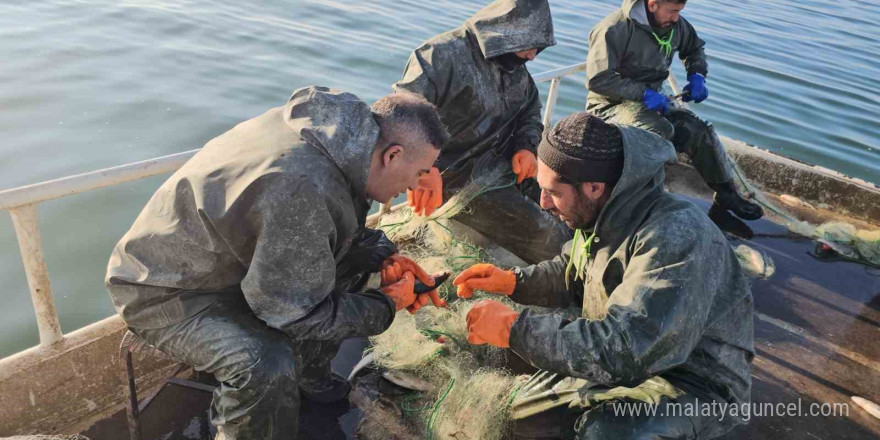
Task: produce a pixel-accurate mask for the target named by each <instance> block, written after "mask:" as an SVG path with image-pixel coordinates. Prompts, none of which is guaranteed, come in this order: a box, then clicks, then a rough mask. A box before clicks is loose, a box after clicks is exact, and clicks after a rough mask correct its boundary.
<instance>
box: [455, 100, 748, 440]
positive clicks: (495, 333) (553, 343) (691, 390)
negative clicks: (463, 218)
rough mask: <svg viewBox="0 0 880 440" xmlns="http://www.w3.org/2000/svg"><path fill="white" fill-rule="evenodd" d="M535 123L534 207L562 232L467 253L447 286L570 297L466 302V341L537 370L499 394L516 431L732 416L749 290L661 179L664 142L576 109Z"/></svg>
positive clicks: (743, 370) (622, 427)
mask: <svg viewBox="0 0 880 440" xmlns="http://www.w3.org/2000/svg"><path fill="white" fill-rule="evenodd" d="M548 131H549V133H546V134H545V137H544V139H543V140H542V142H541V144H540V146H539V147H538V158H539V164H538V167H539V169H538V182H539V184H540V186H541V189H542V190H543V192H542V196H541V206H543V207H544V208H545V209H547V210H549V211H551V212H553V213H554V214H556V215H558V216H559V217H560V218H561V219H563V220H564V221H565V222H566V223H567V224H568V225H569V226H571V227H572V228H574V229H575V237H574V239H573V240H572V241H571V242H569V243H567V244H566V245H565V247H564V250H563V251H562V253H561V254H560V255H558V256H557V257H556V258H554V259H552V260H548V261H543V262H541V263H538V264H535V265H532V266H528V267H522V268H514V269H513V270H502V269H500V268H497V267H495V266H492V265H488V264H483V265H476V266H473V267H471V268H469V269H467V270H465V271H464V272H462V274H461V275H459V276H458V277H457V278H456V280H455V281H454V284H456V285H458V289H459V290H458V294H459V296H462V297H470V296H471V295H472V292H473V290H476V289H480V290H484V291H488V292H491V293H498V294H504V295H509V297H510V299H512V300H513V301H515V302H517V303H520V304H526V305H535V306H542V307H555V308H566V307H570V306H572V305H577V306H580V307H581V308H582V317H580V318H573V317H567V316H566V315H564V314H561V313H553V314H540V313H538V312H536V311H534V310H532V309H529V308H526V309H524V310H523V311H521V312H516V311H514V310H512V309H510V308H509V307H508V306H505V305H503V304H502V303H499V302H496V301H492V300H485V301H482V302H480V303H477V305H475V306H474V307H473V309H472V310H471V311H470V312H469V313H468V316H467V327H468V332H469V334H468V341H470V342H471V343H474V344H486V343H488V344H491V345H494V346H498V347H509V348H510V349H511V350H512V351H513V352H515V353H516V354H518V355H519V356H520V357H522V358H523V359H525V360H526V361H527V362H529V363H530V364H532V365H533V366H535V367H537V368H540V369H541V370H542V371H541V372H540V373H538V374H536V375H535V376H533V378H532V380H530V381H529V382H528V383H526V384H525V385H524V386H523V387H522V388H520V389H519V391H518V393H517V396H516V399H515V401H514V402H513V404H512V407H511V414H512V417H513V419H514V420H515V422H516V424H515V427H514V432H515V433H516V435H517V436H518V437H520V438H572V437H574V436H577V438H580V439H600V438H601V439H605V438H615V439H617V438H620V439H627V438H637V439H645V438H651V439H655V438H664V439H694V438H701V439H702V438H712V437H716V436H718V435H721V434H723V433H724V432H726V431H728V430H730V429H731V428H732V427H734V426H736V425H738V424H741V423H743V421H744V419H747V417H748V415H749V414H748V413H747V412H746V413H744V412H743V408H744V405H748V404H749V402H750V388H751V376H750V363H751V361H752V358H753V357H754V347H753V345H754V342H753V340H754V335H753V323H752V313H753V300H752V295H751V291H750V288H749V285H748V282H747V279H746V276H745V274H744V272H743V270H742V268H741V267H740V265H739V262H738V260H737V258H736V256H735V255H734V253H733V250H732V248H731V246H730V245H729V244H728V242H727V240H726V238H725V237H724V235H723V234H722V233H721V231H720V230H718V228H717V227H716V226H715V225H714V224H712V222H711V221H710V220H709V219H708V218H707V217H706V215H704V214H703V213H702V212H701V211H700V210H699V208H698V207H697V206H696V205H694V204H693V203H691V202H689V201H686V200H684V199H682V198H680V197H678V196H675V195H673V194H670V193H668V192H666V191H664V189H663V180H664V165H665V164H667V163H672V162H674V161H675V159H676V156H675V151H674V149H673V147H672V145H670V144H669V142H667V141H665V140H663V139H662V138H660V137H658V136H656V135H654V134H652V133H649V132H647V131H645V130H641V129H637V128H634V127H626V126H616V125H612V124H608V123H606V122H604V121H603V120H602V119H600V118H598V117H596V116H593V115H590V114H588V113H584V112H582V113H577V114H574V115H571V116H569V117H566V118H565V119H563V120H561V121H560V122H559V123H558V124H557V125H556V126H555V127H554V128H553V129H552V130H548ZM625 404H626V405H628V406H626V405H625ZM638 405H642V406H641V407H640V408H637V406H638ZM648 405H658V406H657V407H656V413H654V414H653V415H651V414H650V413H648V412H647V410H648V409H650V407H649V406H648ZM627 408H629V410H630V411H635V410H640V411H641V412H640V413H639V414H636V413H633V412H630V413H625V411H627ZM695 411H696V412H695Z"/></svg>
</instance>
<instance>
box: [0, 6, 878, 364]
mask: <svg viewBox="0 0 880 440" xmlns="http://www.w3.org/2000/svg"><path fill="white" fill-rule="evenodd" d="M484 3H485V2H484V1H473V0H454V1H433V2H416V1H410V0H395V1H389V0H385V1H379V0H351V1H342V0H340V1H328V2H305V1H286V2H278V1H249V2H237V1H228V0H212V1H205V0H191V1H184V0H167V1H98V0H81V1H61V0H52V1H39V2H26V1H17V0H7V1H4V2H3V3H2V4H0V59H2V60H3V65H2V67H0V106H2V108H0V133H2V135H3V142H2V143H0V189H6V188H11V187H15V186H19V185H24V184H28V183H35V182H39V181H43V180H47V179H53V178H57V177H62V176H67V175H71V174H75V173H80V172H86V171H91V170H95V169H99V168H104V167H108V166H114V165H119V164H123V163H128V162H134V161H138V160H143V159H149V158H153V157H157V156H162V155H166V154H171V153H176V152H180V151H185V150H190V149H193V148H198V147H200V146H202V145H203V144H204V143H205V142H206V141H208V140H209V139H211V138H213V137H214V136H217V135H219V134H221V133H222V132H224V131H226V130H227V129H229V128H230V127H232V126H233V125H234V124H236V123H238V122H240V121H243V120H245V119H248V118H251V117H253V116H256V115H258V114H260V113H262V112H263V111H265V110H266V109H268V108H269V107H274V106H278V105H282V104H283V103H284V102H285V101H286V99H287V97H288V96H289V95H290V92H291V91H293V90H294V89H296V88H298V87H302V86H306V85H312V84H319V85H325V86H330V87H337V88H341V89H345V90H348V91H351V92H353V93H355V94H357V95H358V96H359V97H361V98H362V99H364V100H365V101H372V100H374V99H375V98H377V97H379V96H381V95H383V94H385V93H387V92H388V91H389V84H391V83H392V82H394V81H395V80H397V79H398V78H399V76H400V73H401V71H402V69H403V66H404V64H405V62H406V59H407V57H408V54H409V51H411V50H412V49H413V48H414V47H416V46H417V45H418V44H419V42H421V41H423V40H425V39H426V38H428V37H430V36H432V35H434V34H437V33H440V32H442V31H445V30H447V29H450V28H453V27H456V26H458V25H459V24H460V23H461V22H463V21H464V20H465V19H466V18H467V17H468V16H470V15H471V14H472V13H473V12H475V11H476V10H478V9H479V8H480V7H481V6H482V5H483V4H484ZM618 5H619V2H617V1H614V0H601V1H573V0H558V1H551V6H552V8H553V15H554V23H555V26H556V32H557V33H556V38H557V41H558V44H557V46H555V47H553V48H551V49H548V50H546V51H544V52H542V53H541V55H540V56H539V57H538V59H537V60H536V61H534V62H532V63H530V64H529V69H530V70H531V71H532V73H538V72H542V71H545V70H549V69H552V68H557V67H562V66H566V65H569V64H574V63H578V62H582V61H584V59H585V58H586V51H587V48H586V39H587V34H588V33H589V30H590V28H591V27H592V26H593V25H594V24H596V23H597V22H598V21H599V20H600V19H601V18H602V17H604V16H605V15H607V14H608V13H610V12H611V11H612V10H613V9H614V8H616V7H617V6H618ZM684 15H685V16H686V17H687V18H688V19H689V20H690V21H691V22H692V23H693V24H694V25H695V26H696V28H697V30H698V31H699V33H700V35H701V37H702V38H703V39H704V40H706V41H707V44H708V46H707V52H708V55H709V60H710V75H709V81H708V85H709V89H710V92H711V95H710V98H709V99H708V100H707V101H706V102H704V103H703V104H700V105H697V106H695V109H696V111H697V112H698V113H699V114H700V115H701V116H703V117H704V118H707V119H709V120H711V121H713V122H714V124H715V126H716V127H717V129H718V130H719V131H720V132H721V133H722V134H724V135H727V136H730V137H733V138H737V139H740V140H743V141H745V142H748V143H751V144H755V145H758V146H761V147H764V148H767V149H770V150H772V151H776V152H779V153H782V154H785V155H788V156H791V157H794V158H797V159H800V160H803V161H806V162H810V163H815V164H819V165H822V166H825V167H827V168H831V169H835V170H839V171H841V172H844V173H846V174H849V175H853V176H856V177H860V178H863V179H866V180H869V181H873V182H875V183H880V152H878V148H880V122H878V121H880V96H878V94H877V91H876V90H877V86H878V82H877V78H880V37H878V34H877V32H876V26H877V23H878V22H880V12H878V8H877V4H876V3H875V2H870V1H857V0H842V1H835V2H827V1H818V0H797V1H786V0H740V1H738V2H734V3H730V2H709V1H701V0H692V1H691V2H689V3H688V5H687V8H686V9H685V11H684ZM676 68H677V70H676V71H677V73H678V75H679V78H683V76H682V75H683V72H682V70H681V67H680V66H679V65H676ZM542 93H543V94H545V95H546V85H544V86H542ZM584 99H585V89H584V88H583V77H582V75H578V76H577V77H572V78H571V79H569V80H567V81H565V82H564V83H563V88H562V91H561V94H560V101H559V106H558V107H557V110H556V113H555V115H556V119H558V118H560V117H562V116H564V115H566V114H568V113H571V112H575V111H578V110H581V109H582V108H583V105H584ZM163 179H164V177H156V178H151V179H146V180H142V181H138V182H133V183H128V184H124V185H120V186H117V187H114V188H109V189H104V190H99V191H94V192H90V193H86V194H82V195H78V196H73V197H68V198H65V199H61V200H56V201H51V202H47V203H44V204H42V205H41V206H40V208H39V212H40V222H41V228H42V233H43V242H44V248H45V251H46V260H47V264H48V266H49V270H50V274H51V281H52V286H53V290H54V292H55V298H56V301H57V305H58V309H59V313H60V315H61V322H62V327H63V329H64V331H71V330H74V329H76V328H79V327H82V326H84V325H87V324H89V323H91V322H94V321H96V320H98V319H101V318H104V317H107V316H110V315H111V314H112V313H113V307H112V305H111V304H110V301H109V298H108V296H107V293H106V291H105V290H104V287H103V276H104V270H105V267H106V263H107V258H108V256H109V253H110V250H111V248H112V246H113V244H114V243H115V242H116V240H118V238H119V237H121V236H122V234H123V233H124V232H125V231H126V230H127V229H128V227H129V226H130V225H131V223H132V221H133V220H134V218H135V217H136V216H137V214H138V212H139V211H140V209H141V207H142V206H143V205H144V203H145V202H146V201H147V199H148V198H149V196H150V194H151V193H152V192H153V191H154V190H155V189H156V187H157V186H158V185H159V184H160V183H161V181H162V180H163ZM0 285H2V286H3V287H2V293H0V295H2V300H3V307H2V310H0V322H2V324H0V329H2V332H0V356H3V355H6V354H9V353H13V352H15V351H18V350H21V349H24V348H26V347H29V346H32V345H35V344H36V343H37V342H38V339H37V329H36V323H35V321H34V317H33V313H32V311H31V305H30V296H29V294H28V290H27V282H26V279H25V276H24V273H23V270H22V265H21V260H20V257H19V254H18V245H17V243H16V241H15V236H14V233H13V230H12V224H11V221H10V219H9V216H8V215H6V214H0Z"/></svg>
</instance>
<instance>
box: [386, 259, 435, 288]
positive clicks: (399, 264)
mask: <svg viewBox="0 0 880 440" xmlns="http://www.w3.org/2000/svg"><path fill="white" fill-rule="evenodd" d="M406 272H412V274H413V275H415V276H416V278H418V279H419V281H421V282H422V283H423V284H424V285H426V286H433V285H434V278H433V277H431V276H430V275H428V273H427V272H425V270H424V269H422V268H421V266H419V265H418V264H417V263H416V262H415V261H413V260H410V259H409V258H406V257H404V256H402V255H399V254H394V255H392V256H390V257H388V258H386V259H385V261H383V262H382V286H383V287H384V286H388V285H391V284H394V283H396V282H398V281H400V280H401V279H402V278H403V274H405V273H406Z"/></svg>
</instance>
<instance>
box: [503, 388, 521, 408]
mask: <svg viewBox="0 0 880 440" xmlns="http://www.w3.org/2000/svg"><path fill="white" fill-rule="evenodd" d="M521 388H522V385H517V386H516V388H514V389H513V392H512V393H510V397H508V398H507V406H506V407H505V409H504V411H505V412H507V411H510V405H513V399H516V395H517V394H518V393H519V390H520V389H521Z"/></svg>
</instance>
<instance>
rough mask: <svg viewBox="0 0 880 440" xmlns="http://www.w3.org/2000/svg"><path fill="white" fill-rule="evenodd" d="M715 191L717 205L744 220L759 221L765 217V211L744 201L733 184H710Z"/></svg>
mask: <svg viewBox="0 0 880 440" xmlns="http://www.w3.org/2000/svg"><path fill="white" fill-rule="evenodd" d="M709 188H712V189H713V190H715V205H717V206H718V207H720V208H723V209H726V210H728V211H730V212H732V213H734V214H735V215H736V216H737V217H739V218H741V219H743V220H757V219H759V218H761V217H763V216H764V210H763V209H761V206H760V205H758V204H757V203H753V202H750V201H748V200H746V199H744V198H743V197H742V196H741V195H739V193H738V192H737V191H736V187H735V186H733V182H725V183H710V184H709Z"/></svg>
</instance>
